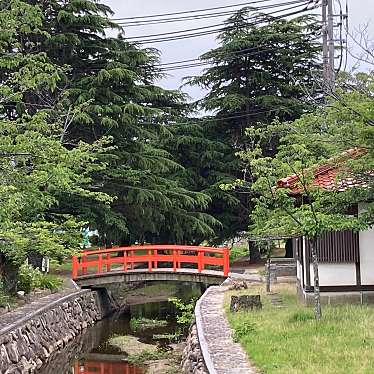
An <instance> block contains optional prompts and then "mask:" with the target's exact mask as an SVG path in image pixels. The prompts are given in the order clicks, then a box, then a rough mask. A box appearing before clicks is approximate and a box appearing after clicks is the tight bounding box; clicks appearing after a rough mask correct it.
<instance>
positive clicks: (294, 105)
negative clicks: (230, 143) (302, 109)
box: [143, 101, 302, 125]
mask: <svg viewBox="0 0 374 374" xmlns="http://www.w3.org/2000/svg"><path fill="white" fill-rule="evenodd" d="M301 104H302V102H301V101H300V104H290V105H284V106H282V107H277V108H275V109H269V110H263V111H258V112H252V113H244V112H239V113H238V115H233V116H228V117H222V118H219V117H218V118H217V117H216V118H206V117H203V118H191V120H190V122H182V123H180V122H178V123H176V124H177V125H191V124H193V122H195V121H196V122H217V121H227V120H229V119H239V118H246V117H255V116H258V115H260V114H268V113H273V112H277V111H281V110H282V109H288V108H292V107H298V106H300V105H301ZM240 113H243V114H240ZM143 124H144V125H151V124H152V123H146V122H144V123H143ZM170 125H173V124H170Z"/></svg>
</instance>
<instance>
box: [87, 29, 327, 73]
mask: <svg viewBox="0 0 374 374" xmlns="http://www.w3.org/2000/svg"><path fill="white" fill-rule="evenodd" d="M268 35H282V34H281V33H273V34H268ZM300 36H305V37H306V38H307V37H308V36H310V35H308V34H298V35H295V36H294V37H292V38H288V39H287V40H285V43H286V42H292V41H298V40H300ZM319 38H320V35H313V38H308V41H315V40H318V39H319ZM263 47H265V48H263ZM266 47H268V44H263V45H258V46H256V47H252V48H245V49H241V50H238V51H232V52H223V51H222V52H217V55H216V56H214V57H218V56H219V55H224V56H227V57H241V56H243V57H251V56H255V55H258V54H260V53H263V52H269V51H274V50H279V49H280V47H276V46H272V47H270V48H266ZM288 47H291V46H290V45H289V46H288ZM261 48H262V49H261ZM248 52H253V53H248ZM214 57H212V58H211V59H210V60H212V59H213V58H214ZM211 63H212V61H202V60H201V59H199V58H196V59H190V60H181V61H173V62H168V63H165V64H160V65H158V66H160V67H161V68H160V69H158V71H162V72H166V71H172V70H181V69H187V68H192V67H200V66H204V65H209V64H211ZM139 67H140V68H141V67H145V68H146V67H147V65H144V66H139ZM116 68H120V67H108V66H105V67H104V66H103V67H92V68H90V70H103V69H116Z"/></svg>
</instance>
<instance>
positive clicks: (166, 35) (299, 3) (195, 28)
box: [126, 0, 309, 40]
mask: <svg viewBox="0 0 374 374" xmlns="http://www.w3.org/2000/svg"><path fill="white" fill-rule="evenodd" d="M297 3H298V5H297V6H294V7H289V8H286V9H281V10H278V11H275V12H274V13H273V14H275V13H279V12H283V11H288V10H291V9H295V8H298V7H300V6H303V5H307V4H308V3H309V1H306V0H303V1H302V2H300V1H297ZM264 15H266V14H264ZM258 16H259V15H254V16H252V17H250V18H249V20H250V19H255V18H256V17H258ZM222 25H223V24H222V23H217V24H214V25H209V26H202V27H194V28H191V29H186V30H178V31H170V32H164V33H158V34H147V35H137V36H129V37H126V39H127V40H133V39H145V38H154V37H158V36H161V37H162V36H165V37H168V35H174V34H182V33H189V32H192V31H201V30H207V29H211V28H217V27H219V28H220V29H218V30H215V31H220V30H222V28H221V27H222ZM243 26H244V25H243ZM245 26H246V25H245Z"/></svg>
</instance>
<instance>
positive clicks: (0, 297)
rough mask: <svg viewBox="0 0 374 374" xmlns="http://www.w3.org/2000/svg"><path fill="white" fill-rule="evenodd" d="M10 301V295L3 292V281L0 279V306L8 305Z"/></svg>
mask: <svg viewBox="0 0 374 374" xmlns="http://www.w3.org/2000/svg"><path fill="white" fill-rule="evenodd" d="M9 302H10V297H9V296H8V295H6V294H5V292H4V288H3V282H2V281H1V279H0V307H3V306H6V305H8V304H9Z"/></svg>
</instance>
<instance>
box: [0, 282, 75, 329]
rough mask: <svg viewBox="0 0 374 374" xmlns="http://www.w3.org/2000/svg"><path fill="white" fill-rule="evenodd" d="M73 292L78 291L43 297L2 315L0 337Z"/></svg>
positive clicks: (69, 290) (0, 317)
mask: <svg viewBox="0 0 374 374" xmlns="http://www.w3.org/2000/svg"><path fill="white" fill-rule="evenodd" d="M73 292H77V290H73V289H68V290H64V291H61V292H57V293H53V294H50V295H48V296H44V297H41V298H39V299H37V300H35V301H33V302H31V303H29V304H26V305H24V306H22V307H20V308H17V309H14V310H12V311H10V312H8V313H5V314H2V315H1V316H0V335H2V334H3V333H5V331H6V330H8V329H11V328H12V326H13V325H15V324H18V323H21V322H22V320H23V319H25V318H29V317H30V315H31V314H32V313H35V312H37V311H38V310H40V309H41V308H43V307H46V306H48V305H52V304H53V302H55V301H57V300H60V299H61V298H62V297H64V296H67V295H69V294H71V293H73ZM78 292H79V291H78Z"/></svg>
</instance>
